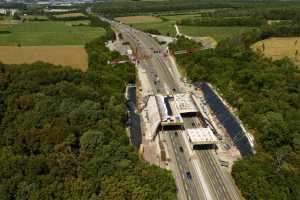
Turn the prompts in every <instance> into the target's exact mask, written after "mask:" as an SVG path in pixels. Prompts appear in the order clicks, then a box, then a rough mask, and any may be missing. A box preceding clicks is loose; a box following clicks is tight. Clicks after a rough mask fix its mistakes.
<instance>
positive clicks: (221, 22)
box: [177, 17, 267, 27]
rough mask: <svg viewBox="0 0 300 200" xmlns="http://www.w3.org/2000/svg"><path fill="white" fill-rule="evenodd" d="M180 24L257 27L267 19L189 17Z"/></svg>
mask: <svg viewBox="0 0 300 200" xmlns="http://www.w3.org/2000/svg"><path fill="white" fill-rule="evenodd" d="M177 24H179V25H187V26H248V27H256V26H263V25H265V24H267V21H266V20H265V19H263V18H259V17H233V18H219V17H211V18H188V19H183V20H179V21H177Z"/></svg>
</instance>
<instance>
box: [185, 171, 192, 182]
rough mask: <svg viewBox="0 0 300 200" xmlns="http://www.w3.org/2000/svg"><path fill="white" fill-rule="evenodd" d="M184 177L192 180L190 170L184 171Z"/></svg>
mask: <svg viewBox="0 0 300 200" xmlns="http://www.w3.org/2000/svg"><path fill="white" fill-rule="evenodd" d="M186 177H187V178H188V179H189V180H192V175H191V172H186Z"/></svg>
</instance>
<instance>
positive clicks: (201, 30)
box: [179, 26, 254, 41]
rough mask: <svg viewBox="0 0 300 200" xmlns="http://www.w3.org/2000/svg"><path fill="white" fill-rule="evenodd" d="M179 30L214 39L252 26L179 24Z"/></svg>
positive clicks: (219, 38)
mask: <svg viewBox="0 0 300 200" xmlns="http://www.w3.org/2000/svg"><path fill="white" fill-rule="evenodd" d="M179 29H180V32H181V33H184V34H186V35H189V36H194V37H199V36H210V37H212V38H214V39H215V40H216V41H221V40H223V39H225V38H228V37H232V36H235V35H239V34H241V33H243V32H247V31H250V30H253V29H254V28H253V27H241V26H237V27H235V26H217V27H216V26H179Z"/></svg>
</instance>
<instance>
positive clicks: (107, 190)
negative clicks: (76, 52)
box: [0, 18, 176, 200]
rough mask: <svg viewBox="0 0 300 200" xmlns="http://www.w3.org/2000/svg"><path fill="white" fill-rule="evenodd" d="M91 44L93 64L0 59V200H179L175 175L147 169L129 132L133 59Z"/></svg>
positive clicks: (96, 42)
mask: <svg viewBox="0 0 300 200" xmlns="http://www.w3.org/2000/svg"><path fill="white" fill-rule="evenodd" d="M92 21H93V25H94V26H97V25H101V26H102V27H104V28H106V29H107V33H108V34H107V35H106V36H105V37H102V38H98V39H96V40H94V41H92V42H90V43H88V44H86V50H87V52H88V59H89V69H88V71H87V72H85V73H83V72H81V71H78V70H73V69H70V68H67V67H62V66H54V65H52V64H47V63H42V62H37V63H33V64H22V65H5V64H0V124H1V125H0V136H1V138H2V139H1V141H0V159H1V162H0V177H1V179H0V199H1V200H14V199H15V200H21V199H22V200H23V199H28V200H40V199H43V200H51V199H56V200H57V199H69V200H74V199H81V200H85V199H103V200H123V199H134V200H148V199H157V200H174V199H176V186H175V183H174V180H173V177H172V175H171V173H170V172H168V171H166V170H163V169H160V168H158V167H156V166H150V165H149V164H147V163H146V162H145V161H144V160H142V159H141V158H140V157H139V155H138V154H137V152H136V150H135V149H134V148H133V147H132V146H130V144H129V141H128V137H127V136H126V132H125V125H124V124H125V121H126V110H127V108H126V100H125V97H124V90H125V86H126V85H127V84H128V83H134V82H135V76H136V75H135V68H134V65H132V64H130V63H125V64H121V65H118V67H112V66H111V65H108V64H107V61H108V60H111V59H114V58H118V57H119V56H120V55H119V54H118V53H117V52H110V51H109V50H108V49H107V48H106V47H105V45H104V43H105V41H107V39H113V38H114V34H113V32H112V30H111V29H110V28H109V25H108V24H105V23H104V22H99V21H97V19H96V18H95V19H93V20H92Z"/></svg>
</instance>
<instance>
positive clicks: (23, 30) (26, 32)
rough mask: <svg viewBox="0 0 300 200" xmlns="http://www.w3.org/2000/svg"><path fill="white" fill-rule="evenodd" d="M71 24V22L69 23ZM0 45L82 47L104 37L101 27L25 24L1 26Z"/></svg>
mask: <svg viewBox="0 0 300 200" xmlns="http://www.w3.org/2000/svg"><path fill="white" fill-rule="evenodd" d="M68 23H70V22H68ZM0 31H10V32H11V33H9V34H0V45H17V44H21V45H28V46H31V45H33V46H34V45H80V44H85V43H87V42H88V41H90V40H92V39H94V38H96V37H99V36H102V35H104V34H105V30H104V29H103V28H100V27H90V26H70V25H67V24H65V23H64V22H52V21H46V22H25V23H21V24H14V25H0Z"/></svg>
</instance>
